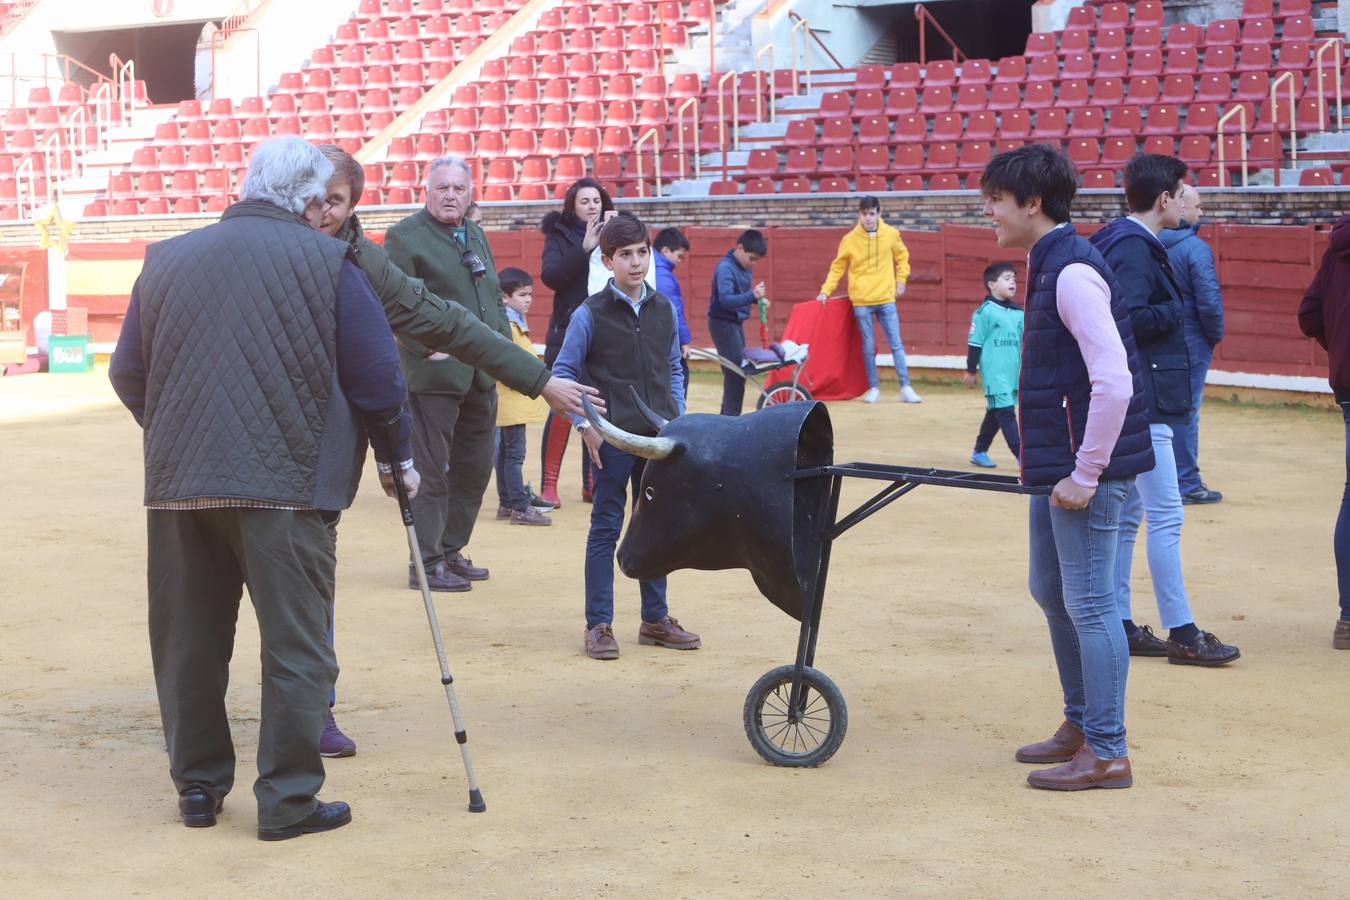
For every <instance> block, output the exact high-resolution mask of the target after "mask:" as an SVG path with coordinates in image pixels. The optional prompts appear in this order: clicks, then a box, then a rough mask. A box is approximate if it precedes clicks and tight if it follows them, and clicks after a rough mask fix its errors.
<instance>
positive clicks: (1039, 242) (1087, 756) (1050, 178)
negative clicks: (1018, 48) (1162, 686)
mask: <svg viewBox="0 0 1350 900" xmlns="http://www.w3.org/2000/svg"><path fill="white" fill-rule="evenodd" d="M980 188H981V190H982V192H983V194H984V199H985V204H984V213H985V215H986V216H988V217H989V218H990V219H992V220H993V223H994V225H995V226H997V230H996V236H997V238H998V243H999V246H1000V247H1021V248H1023V249H1025V250H1028V251H1030V258H1029V261H1028V273H1029V275H1028V285H1029V289H1028V291H1027V300H1026V323H1025V331H1024V332H1023V338H1022V375H1021V389H1020V391H1019V393H1018V412H1019V419H1020V421H1021V427H1022V481H1023V483H1025V484H1028V485H1039V486H1045V487H1051V486H1053V488H1052V492H1051V494H1050V496H1048V497H1047V496H1045V495H1038V496H1033V497H1031V504H1030V505H1031V510H1030V519H1029V529H1028V535H1029V544H1030V554H1029V556H1030V560H1029V569H1030V573H1029V577H1028V582H1029V586H1030V588H1031V593H1032V596H1033V597H1035V599H1036V602H1037V604H1039V605H1040V607H1041V609H1042V610H1043V611H1044V613H1045V618H1046V621H1047V622H1048V623H1049V626H1050V646H1051V648H1052V649H1053V651H1054V655H1055V665H1056V667H1057V668H1058V669H1059V680H1060V685H1061V687H1062V689H1063V692H1064V722H1063V724H1061V725H1060V726H1059V729H1058V730H1057V731H1056V732H1055V734H1054V735H1053V736H1052V737H1051V738H1050V739H1049V740H1046V741H1042V742H1040V743H1037V744H1030V745H1028V746H1025V747H1022V748H1020V749H1019V750H1018V751H1017V753H1016V758H1017V760H1018V761H1019V762H1027V763H1064V765H1059V766H1057V767H1055V768H1050V769H1042V770H1038V771H1035V772H1032V773H1031V774H1030V775H1028V776H1027V781H1028V782H1029V783H1030V784H1031V785H1032V786H1033V787H1038V788H1044V789H1047V790H1060V791H1077V790H1084V789H1088V788H1125V787H1129V786H1130V785H1131V784H1133V783H1134V778H1133V775H1132V774H1131V770H1130V760H1129V756H1128V755H1127V754H1128V751H1127V749H1126V746H1125V680H1126V677H1127V675H1128V674H1129V662H1130V659H1129V648H1128V646H1127V644H1126V641H1125V634H1124V633H1123V632H1122V631H1121V628H1120V619H1119V614H1118V613H1117V612H1116V601H1115V591H1114V588H1113V576H1114V573H1115V555H1116V528H1117V523H1119V521H1120V510H1121V507H1122V506H1123V505H1124V503H1125V497H1126V495H1127V494H1128V493H1129V490H1130V486H1131V484H1132V482H1133V479H1134V477H1135V476H1136V475H1138V474H1139V473H1140V472H1144V471H1147V470H1148V469H1151V468H1152V467H1153V451H1152V448H1151V447H1150V445H1149V437H1148V418H1147V416H1146V415H1145V412H1144V389H1143V382H1142V378H1141V377H1140V370H1139V364H1138V359H1137V357H1136V354H1135V348H1134V338H1133V336H1132V334H1131V332H1130V324H1129V311H1128V309H1127V308H1126V306H1125V302H1124V300H1123V299H1122V297H1121V295H1120V292H1119V290H1117V289H1116V287H1115V284H1114V279H1113V278H1112V275H1111V270H1110V268H1109V267H1108V266H1107V265H1106V262H1105V261H1104V260H1103V259H1102V257H1101V254H1099V253H1098V252H1097V251H1096V250H1095V249H1094V248H1093V247H1092V245H1091V244H1090V243H1088V241H1087V240H1085V239H1084V238H1082V237H1080V236H1079V235H1078V234H1077V233H1076V232H1075V231H1074V228H1073V225H1071V224H1069V211H1070V206H1071V204H1072V202H1073V197H1074V194H1075V193H1076V192H1077V190H1078V176H1077V173H1075V172H1074V169H1073V165H1072V164H1071V163H1070V162H1069V161H1068V159H1067V158H1066V157H1065V156H1064V155H1063V154H1062V153H1061V152H1060V151H1059V150H1057V149H1053V148H1051V147H1048V146H1045V145H1043V144H1033V145H1030V146H1027V147H1021V148H1019V149H1017V150H1012V151H1010V152H1007V153H1001V154H999V155H998V156H996V157H995V158H994V159H993V161H992V162H990V163H989V166H988V167H987V168H986V169H985V171H984V175H983V176H982V177H981V179H980Z"/></svg>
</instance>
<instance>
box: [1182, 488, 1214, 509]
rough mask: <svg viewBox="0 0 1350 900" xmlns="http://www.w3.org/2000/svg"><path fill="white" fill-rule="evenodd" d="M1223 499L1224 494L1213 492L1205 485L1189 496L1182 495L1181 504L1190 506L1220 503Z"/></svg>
mask: <svg viewBox="0 0 1350 900" xmlns="http://www.w3.org/2000/svg"><path fill="white" fill-rule="evenodd" d="M1222 499H1223V494H1220V493H1219V492H1218V491H1211V490H1210V489H1209V488H1207V487H1205V486H1204V485H1203V484H1202V485H1200V486H1199V487H1198V488H1196V489H1195V490H1193V491H1191V492H1190V493H1189V494H1182V495H1181V502H1182V503H1184V504H1186V505H1188V506H1189V505H1190V504H1192V503H1218V502H1219V501H1220V500H1222Z"/></svg>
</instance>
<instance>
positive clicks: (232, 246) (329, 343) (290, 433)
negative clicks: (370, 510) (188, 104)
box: [136, 201, 365, 510]
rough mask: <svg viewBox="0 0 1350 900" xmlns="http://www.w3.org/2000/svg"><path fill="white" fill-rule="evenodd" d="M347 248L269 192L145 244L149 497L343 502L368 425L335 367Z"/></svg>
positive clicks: (325, 505)
mask: <svg viewBox="0 0 1350 900" xmlns="http://www.w3.org/2000/svg"><path fill="white" fill-rule="evenodd" d="M345 253H346V245H344V244H343V243H342V242H340V241H337V240H334V239H332V238H329V237H326V236H324V235H323V234H321V233H319V232H318V231H315V230H313V229H311V228H310V227H309V226H307V225H306V224H305V223H304V222H303V221H302V220H300V219H299V218H298V217H296V216H295V215H293V214H291V213H289V212H287V211H286V210H284V209H281V208H280V207H278V206H274V205H273V204H270V203H265V202H261V201H246V202H243V203H236V204H234V205H233V206H231V207H230V208H229V209H227V210H226V211H225V213H224V215H222V216H221V219H220V222H218V223H216V224H214V225H208V226H207V227H205V228H201V229H198V230H197V231H193V232H189V233H188V234H184V235H180V236H179V237H175V238H170V239H169V240H166V241H162V242H160V243H157V244H154V245H152V246H151V247H149V248H147V250H146V254H145V267H144V269H143V270H142V271H141V275H140V278H139V279H137V282H136V291H137V296H138V302H139V303H140V315H141V340H142V346H143V352H144V354H145V366H146V389H145V502H146V504H147V505H153V504H157V503H166V502H171V501H179V500H190V499H195V498H204V497H211V498H218V497H219V498H234V499H240V500H254V501H264V502H267V503H272V504H284V505H288V506H296V507H301V508H314V509H331V510H337V509H346V508H347V507H348V506H349V505H351V500H352V497H353V496H354V495H355V493H356V484H357V479H358V478H359V477H360V472H361V463H362V460H363V459H364V455H365V435H364V433H363V431H362V430H361V428H360V427H359V425H358V424H357V420H356V418H355V416H354V414H353V412H352V409H351V407H350V405H349V404H348V402H347V400H346V398H345V397H344V396H343V394H342V392H341V390H340V388H339V385H338V377H337V321H336V301H337V282H338V273H339V272H340V271H341V268H342V263H343V259H344V257H345Z"/></svg>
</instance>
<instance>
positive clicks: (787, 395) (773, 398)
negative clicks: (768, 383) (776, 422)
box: [755, 382, 812, 409]
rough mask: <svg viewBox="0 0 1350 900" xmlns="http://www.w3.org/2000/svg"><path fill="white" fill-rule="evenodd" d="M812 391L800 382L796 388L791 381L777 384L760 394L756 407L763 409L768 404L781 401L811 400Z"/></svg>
mask: <svg viewBox="0 0 1350 900" xmlns="http://www.w3.org/2000/svg"><path fill="white" fill-rule="evenodd" d="M810 399H812V397H811V392H810V391H808V390H807V389H806V388H804V387H802V386H801V385H800V384H799V385H797V386H796V387H795V388H794V387H793V386H792V384H791V383H790V382H784V383H783V384H775V385H774V386H773V387H771V388H769V389H768V390H767V391H765V392H764V393H762V394H760V395H759V402H758V403H756V404H755V409H763V408H764V407H766V406H777V405H778V404H779V403H792V402H793V401H795V400H810Z"/></svg>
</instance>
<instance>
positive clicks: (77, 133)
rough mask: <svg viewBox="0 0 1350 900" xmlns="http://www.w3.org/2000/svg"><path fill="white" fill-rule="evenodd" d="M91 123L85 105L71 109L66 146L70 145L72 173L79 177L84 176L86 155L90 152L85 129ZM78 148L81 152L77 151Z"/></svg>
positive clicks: (66, 123) (67, 123)
mask: <svg viewBox="0 0 1350 900" xmlns="http://www.w3.org/2000/svg"><path fill="white" fill-rule="evenodd" d="M90 124H91V122H90V120H89V110H88V109H86V108H85V107H83V106H77V107H75V108H74V109H73V110H71V111H70V115H69V116H68V117H67V118H66V122H65V127H66V146H68V147H70V164H71V166H72V167H73V172H72V174H73V175H76V176H77V177H83V176H84V172H85V169H86V165H85V160H84V155H85V154H86V153H88V152H89V138H88V136H87V135H86V134H85V130H86V129H87V128H88V126H89V125H90ZM76 148H78V150H79V152H76Z"/></svg>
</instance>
